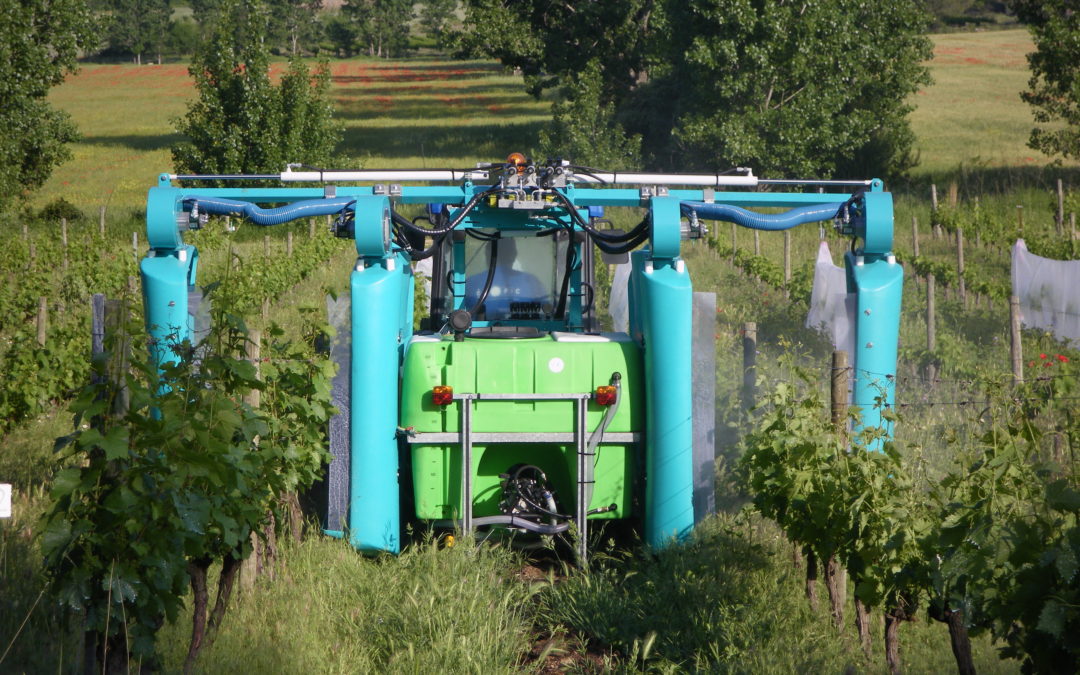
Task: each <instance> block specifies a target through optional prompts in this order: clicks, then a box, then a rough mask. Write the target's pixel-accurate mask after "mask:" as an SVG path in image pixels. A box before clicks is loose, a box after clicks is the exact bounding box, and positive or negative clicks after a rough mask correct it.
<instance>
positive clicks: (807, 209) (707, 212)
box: [682, 202, 845, 231]
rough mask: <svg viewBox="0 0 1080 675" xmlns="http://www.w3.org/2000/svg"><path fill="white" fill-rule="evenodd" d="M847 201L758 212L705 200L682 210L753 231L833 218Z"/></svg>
mask: <svg viewBox="0 0 1080 675" xmlns="http://www.w3.org/2000/svg"><path fill="white" fill-rule="evenodd" d="M844 204H845V202H835V203H830V204H815V205H813V206H799V207H796V208H794V209H791V210H790V211H785V212H783V213H757V212H755V211H749V210H747V209H743V208H739V207H738V206H731V205H730V204H707V203H705V202H683V203H682V211H683V213H687V212H689V211H693V212H694V213H696V214H697V217H698V218H702V219H705V220H723V221H726V222H729V223H735V224H736V225H741V226H743V227H748V228H750V229H752V230H769V231H776V230H789V229H791V228H793V227H795V226H796V225H802V224H804V223H816V222H818V221H819V220H829V219H831V218H834V217H836V213H837V212H838V211H839V210H840V209H841V207H843V206H844Z"/></svg>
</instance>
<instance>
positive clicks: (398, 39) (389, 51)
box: [336, 0, 412, 58]
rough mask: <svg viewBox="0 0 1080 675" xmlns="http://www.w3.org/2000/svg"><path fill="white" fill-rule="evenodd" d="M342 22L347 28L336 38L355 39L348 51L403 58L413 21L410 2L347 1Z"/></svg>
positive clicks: (402, 0) (389, 0) (340, 29)
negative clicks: (410, 24)
mask: <svg viewBox="0 0 1080 675" xmlns="http://www.w3.org/2000/svg"><path fill="white" fill-rule="evenodd" d="M341 18H342V19H343V20H344V21H345V22H346V25H345V26H343V27H342V28H339V29H337V31H336V32H337V34H338V35H340V36H342V37H344V36H349V35H351V36H353V44H352V46H351V47H349V48H346V49H345V53H346V54H351V53H353V51H354V50H357V51H360V50H362V51H366V52H367V53H368V55H369V56H380V57H381V56H385V57H387V58H390V57H392V56H400V55H401V53H402V52H403V51H404V50H405V47H406V46H407V45H408V42H409V21H410V20H411V19H412V2H411V1H410V0H345V3H344V4H342V6H341Z"/></svg>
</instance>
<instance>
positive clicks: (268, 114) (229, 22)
mask: <svg viewBox="0 0 1080 675" xmlns="http://www.w3.org/2000/svg"><path fill="white" fill-rule="evenodd" d="M224 4H231V5H234V7H233V8H232V11H222V12H220V13H219V14H218V18H217V21H215V22H214V24H213V26H214V28H213V32H212V33H211V34H210V35H209V36H208V39H207V40H206V41H205V43H204V44H203V45H202V46H201V47H200V49H199V51H198V52H197V53H196V55H195V58H194V59H193V60H192V63H191V66H190V68H189V69H188V70H189V72H190V73H191V76H192V77H193V78H194V79H195V87H196V89H197V91H198V97H197V98H196V99H195V100H194V101H192V103H191V104H190V105H189V107H188V112H187V115H186V116H185V117H183V118H181V119H179V120H178V121H177V130H178V131H179V132H180V133H182V134H184V135H185V136H187V138H188V140H187V141H184V142H182V143H179V144H177V145H174V146H173V147H172V156H173V164H174V167H175V169H176V171H178V172H182V173H203V174H215V173H276V172H279V171H281V170H283V169H284V168H285V165H286V164H287V163H289V162H304V163H308V164H322V163H325V162H327V161H328V160H329V159H330V156H331V153H332V152H333V150H334V147H335V146H336V145H337V143H338V141H339V140H340V137H341V129H340V127H339V125H337V124H335V123H334V121H333V119H332V114H333V107H332V104H331V102H330V100H329V89H330V71H329V67H328V65H327V64H326V63H325V62H324V63H322V64H320V65H319V67H318V68H317V69H316V70H315V72H314V74H312V73H310V72H309V71H308V69H307V67H306V66H305V65H304V64H303V62H301V61H300V60H299V59H296V58H294V59H293V60H292V61H291V62H290V64H289V69H288V71H287V72H286V73H284V74H283V75H282V77H281V82H280V84H278V85H275V84H274V83H273V82H272V80H271V79H270V64H269V59H270V55H269V50H268V48H267V46H266V43H265V42H264V41H263V38H262V36H263V35H264V32H265V28H266V22H267V15H266V13H265V11H264V7H263V5H262V4H261V3H260V2H258V1H257V0H227V1H226V3H224Z"/></svg>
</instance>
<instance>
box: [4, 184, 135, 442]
mask: <svg viewBox="0 0 1080 675" xmlns="http://www.w3.org/2000/svg"><path fill="white" fill-rule="evenodd" d="M50 206H51V207H52V208H49V207H46V208H47V210H48V211H49V212H50V213H49V215H50V218H49V219H48V220H46V221H45V225H46V227H47V230H46V232H47V236H35V237H32V238H29V239H24V238H22V237H13V238H11V239H10V240H9V242H8V244H7V246H5V247H4V248H2V249H0V275H3V276H4V277H5V278H8V279H18V283H11V284H8V285H6V286H5V288H4V290H3V292H2V293H0V335H2V336H3V341H2V342H0V369H2V372H4V373H6V374H7V377H5V378H4V380H3V381H2V382H0V433H3V432H6V431H9V430H10V429H11V428H12V427H13V426H14V425H16V424H19V423H21V422H23V421H25V420H27V419H31V418H33V417H36V416H37V415H40V414H41V413H42V412H44V411H45V410H47V409H48V408H49V406H50V405H52V404H53V403H54V402H57V401H60V400H63V399H65V398H67V397H70V396H71V395H72V394H73V393H74V392H76V391H78V390H79V388H80V387H81V386H82V385H83V383H85V382H86V379H87V377H88V376H89V374H90V364H89V363H88V361H87V358H86V354H87V345H88V342H87V340H88V336H89V334H90V325H89V324H90V322H89V312H87V311H85V310H83V308H85V307H87V306H88V305H89V300H90V296H91V295H92V294H93V293H106V294H109V295H110V296H111V297H120V296H122V295H123V294H124V293H125V289H126V287H127V280H128V275H130V274H133V273H134V271H135V270H134V266H133V263H132V257H131V254H130V252H128V251H124V250H122V249H121V250H116V249H115V248H114V249H112V250H109V249H110V246H109V242H108V240H106V239H103V238H102V237H101V236H100V235H98V234H97V229H96V228H93V230H92V234H90V233H85V231H84V234H76V233H75V231H74V228H71V229H69V234H68V247H67V248H66V249H64V247H63V246H62V245H61V241H60V236H59V232H58V230H59V223H58V220H59V219H58V218H56V219H54V217H55V216H56V214H59V213H63V212H66V211H67V209H68V207H71V205H70V204H67V206H64V203H62V202H56V203H54V204H53V205H50ZM71 215H74V214H71ZM72 222H73V221H72ZM31 249H32V250H33V254H32V255H31ZM65 259H66V260H67V262H66V263H65V262H64V260H65ZM58 268H59V269H61V270H63V274H57V270H58ZM41 297H44V298H46V311H47V314H48V316H47V319H46V331H45V338H46V340H45V344H39V343H38V331H37V325H36V319H37V313H38V307H39V301H40V298H41ZM68 308H72V311H68ZM74 308H78V310H82V311H76V310H75V309H74Z"/></svg>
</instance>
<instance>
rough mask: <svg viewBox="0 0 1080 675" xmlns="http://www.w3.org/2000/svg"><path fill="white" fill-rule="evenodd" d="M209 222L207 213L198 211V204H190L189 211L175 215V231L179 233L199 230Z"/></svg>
mask: <svg viewBox="0 0 1080 675" xmlns="http://www.w3.org/2000/svg"><path fill="white" fill-rule="evenodd" d="M209 220H210V214H209V213H201V212H200V211H199V202H192V203H191V210H190V211H180V212H178V213H177V214H176V229H177V230H179V231H181V232H187V231H188V230H201V229H202V227H203V225H206V223H207V222H208V221H209Z"/></svg>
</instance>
